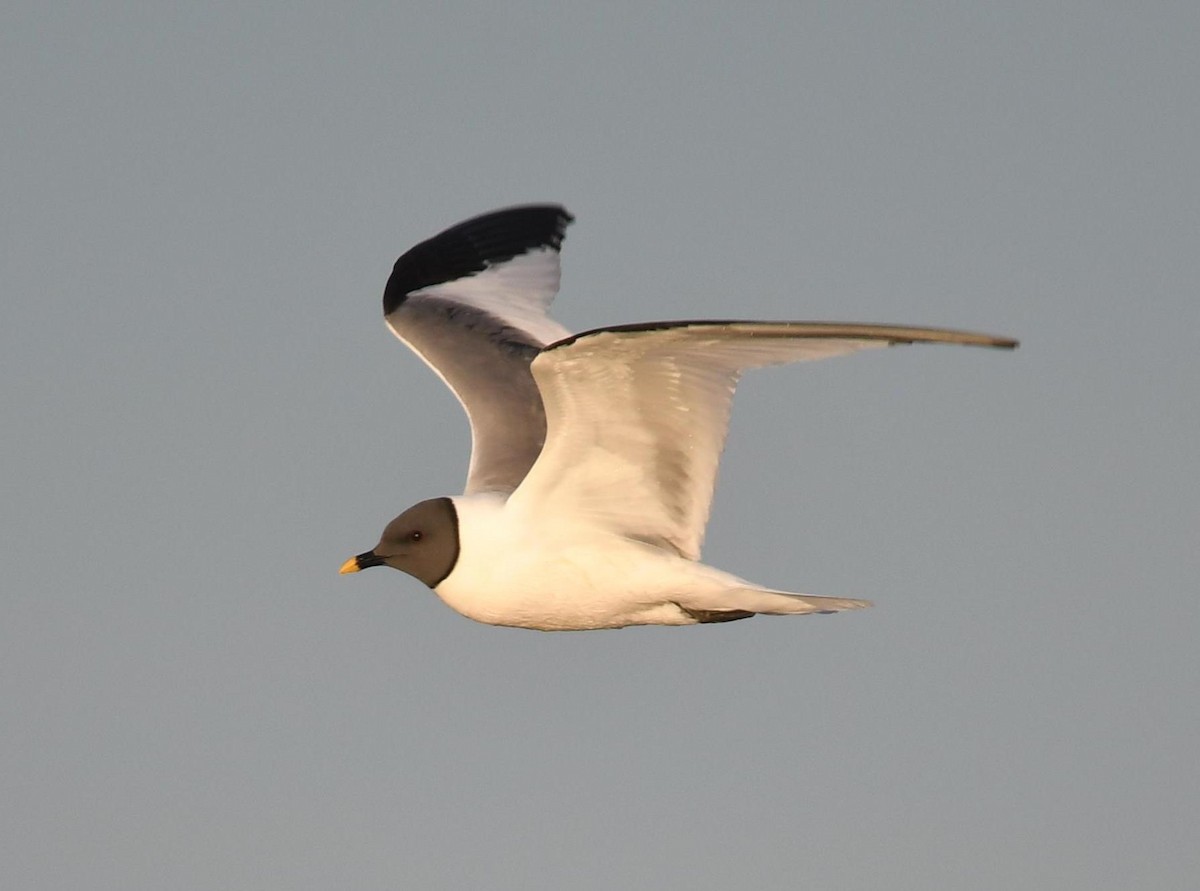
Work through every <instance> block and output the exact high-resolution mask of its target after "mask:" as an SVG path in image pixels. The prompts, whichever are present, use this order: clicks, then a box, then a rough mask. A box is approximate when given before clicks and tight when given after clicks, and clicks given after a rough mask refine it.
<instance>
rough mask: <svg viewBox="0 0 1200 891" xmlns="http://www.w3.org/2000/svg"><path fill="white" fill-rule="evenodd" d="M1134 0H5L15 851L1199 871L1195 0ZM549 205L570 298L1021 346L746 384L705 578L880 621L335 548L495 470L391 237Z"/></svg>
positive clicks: (116, 862)
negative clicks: (530, 596) (601, 595)
mask: <svg viewBox="0 0 1200 891" xmlns="http://www.w3.org/2000/svg"><path fill="white" fill-rule="evenodd" d="M1127 6H1128V5H1126V4H1114V3H1064V4H1033V3H1030V4H1004V5H1001V6H995V5H990V6H986V7H985V6H983V5H978V6H976V7H972V6H969V5H963V4H920V3H918V4H903V5H902V6H901V5H900V4H889V5H875V4H871V5H866V4H834V3H831V4H821V5H818V4H807V3H806V4H801V3H786V4H785V3H761V4H726V3H719V4H701V3H690V4H670V5H663V4H659V5H657V6H653V5H651V7H650V8H647V5H645V4H639V5H634V4H628V5H621V4H617V5H613V4H587V5H584V4H575V5H574V6H573V7H572V8H567V9H564V8H563V5H562V4H530V3H506V4H479V5H474V6H462V5H455V4H429V5H427V6H424V7H413V6H406V5H404V4H377V5H372V6H368V7H360V8H357V9H351V10H349V11H348V10H347V8H346V7H344V6H340V5H336V4H325V3H322V4H315V3H305V4H295V3H293V4H256V5H253V6H246V5H244V4H242V5H237V4H234V5H228V4H224V5H221V6H219V7H215V6H209V5H207V4H193V3H189V4H129V3H102V4H74V3H72V4H43V3H36V4H35V3H29V2H24V3H21V2H19V3H17V4H16V8H15V9H14V8H13V4H11V3H10V4H8V6H7V7H6V11H5V12H4V13H3V14H0V15H2V17H3V20H2V22H0V25H2V27H0V75H2V82H3V84H4V88H3V90H4V92H3V94H2V95H0V103H2V104H0V111H2V116H3V121H4V126H3V136H2V137H0V151H2V153H3V163H2V169H3V175H2V176H0V200H2V206H3V212H2V213H0V227H2V229H0V232H2V236H0V250H2V251H3V264H2V268H0V275H2V279H0V284H2V288H3V302H2V309H0V313H2V319H3V324H2V325H0V406H2V417H3V437H2V440H0V441H2V443H3V446H2V448H3V461H2V462H0V493H2V499H3V510H2V511H0V542H2V543H3V544H2V545H0V547H2V548H3V551H4V555H5V558H4V566H5V571H4V585H3V589H4V590H3V594H2V600H0V660H2V663H0V706H2V708H3V714H2V721H3V727H4V734H3V737H4V741H3V746H2V747H0V776H2V777H3V789H2V792H0V800H2V801H3V805H2V810H0V814H2V819H3V822H2V824H0V885H3V887H5V888H14V889H18V888H19V889H55V891H58V889H62V888H87V889H110V888H111V889H129V888H147V889H151V888H154V889H159V888H172V889H210V888H237V889H240V888H245V889H325V888H332V887H344V888H355V889H384V888H397V887H409V888H489V889H510V888H511V889H519V888H529V887H546V888H555V887H557V888H578V889H600V888H616V887H626V888H683V887H687V888H695V889H727V888H734V887H738V888H755V889H796V888H817V889H889V891H895V889H901V891H903V889H913V891H917V889H921V891H925V889H929V888H972V889H985V891H987V889H996V891H1000V889H1006V891H1007V889H1011V888H1015V887H1022V888H1039V889H1040V888H1047V889H1089V891H1091V889H1128V888H1154V889H1185V888H1189V889H1190V888H1194V887H1195V884H1194V883H1195V881H1196V879H1195V877H1196V875H1197V874H1198V872H1200V845H1198V844H1197V843H1196V831H1197V827H1198V826H1200V767H1198V766H1197V759H1196V757H1195V754H1196V740H1197V738H1198V737H1200V695H1198V693H1197V679H1198V677H1200V657H1198V655H1197V651H1198V648H1197V635H1198V633H1200V599H1198V598H1197V591H1196V587H1197V578H1198V577H1200V557H1198V556H1197V553H1198V551H1200V547H1198V541H1197V539H1198V538H1200V474H1197V473H1196V470H1195V464H1196V450H1197V441H1198V439H1200V409H1198V407H1197V406H1198V405H1200V363H1198V362H1197V359H1196V355H1195V346H1194V340H1195V332H1196V329H1197V326H1198V325H1200V301H1198V300H1197V282H1198V281H1200V250H1198V249H1197V248H1198V241H1197V238H1198V234H1200V210H1198V208H1200V175H1198V173H1197V163H1196V159H1197V157H1198V156H1200V89H1198V88H1197V84H1198V77H1200V60H1198V56H1197V54H1196V51H1195V47H1196V38H1197V34H1198V33H1200V12H1198V11H1197V10H1198V7H1197V6H1196V5H1195V4H1193V3H1183V2H1181V3H1177V4H1167V3H1163V4H1138V5H1137V9H1136V11H1131V8H1127ZM544 200H549V201H561V202H562V203H564V204H565V205H566V206H567V207H568V208H570V210H571V211H572V212H574V213H575V214H576V216H577V218H578V221H577V223H576V224H575V225H574V226H573V227H572V228H571V230H570V231H569V234H568V238H567V243H566V249H565V253H564V276H563V288H562V293H561V295H560V298H559V301H558V303H557V304H556V314H557V316H558V317H559V318H560V319H561V320H562V322H563V323H564V324H566V325H567V326H568V327H570V328H573V329H583V328H588V327H595V326H597V325H602V324H606V323H613V322H626V321H637V320H649V319H663V318H677V317H704V316H715V317H729V316H736V317H749V318H756V317H758V318H787V319H827V320H850V321H871V322H898V323H912V324H931V325H942V326H955V327H965V328H976V329H981V330H984V331H988V332H993V333H997V334H1009V335H1013V336H1017V337H1019V338H1021V340H1022V347H1021V349H1020V350H1018V351H1017V352H1016V353H1014V354H1002V353H991V352H987V351H981V350H967V349H957V348H954V349H951V348H937V347H926V348H918V347H912V348H909V349H902V350H889V351H884V352H882V353H881V354H867V355H860V356H855V357H851V358H846V359H838V360H832V361H829V362H826V363H821V364H818V365H811V366H798V367H794V368H788V369H782V370H773V371H769V372H761V373H758V374H755V375H752V376H750V377H748V378H747V379H746V381H745V383H744V384H743V386H742V388H741V391H740V392H739V398H738V400H737V402H736V403H735V409H734V418H733V425H732V430H731V435H730V439H729V445H728V448H727V450H726V454H725V460H724V463H723V465H722V476H721V484H720V487H719V488H718V493H717V498H716V503H715V510H714V515H713V519H712V522H711V524H710V526H709V533H708V540H707V547H706V551H705V558H706V560H707V561H708V562H711V563H713V564H715V565H717V566H720V567H722V568H724V569H727V570H729V571H732V572H736V573H739V574H742V575H746V576H749V577H751V578H753V579H755V580H757V581H761V582H763V583H766V584H774V585H778V586H781V587H783V588H785V589H788V590H801V591H806V592H808V593H813V594H831V595H845V596H852V597H868V598H871V599H874V600H875V601H876V603H877V606H876V608H875V609H874V610H870V611H867V612H865V613H858V614H850V615H840V616H833V617H828V618H824V617H811V618H798V619H790V620H789V619H765V618H761V619H755V620H751V621H748V622H738V623H734V624H732V625H723V626H721V625H718V626H709V627H701V628H690V629H661V628H649V629H629V630H625V631H618V632H597V633H579V634H558V635H552V634H540V633H535V632H527V631H518V630H512V629H498V628H489V627H485V626H482V625H476V624H474V623H472V622H470V621H469V620H467V619H464V618H462V617H460V616H458V615H456V614H455V613H453V612H452V611H451V610H450V609H449V608H447V607H445V606H444V605H442V604H441V603H440V602H439V601H438V600H437V599H436V597H434V596H433V595H432V594H431V593H430V592H428V591H426V590H425V589H423V588H422V587H421V586H420V585H418V584H417V583H416V582H414V581H413V580H411V579H409V578H407V577H405V576H403V575H401V574H399V573H394V572H384V571H382V570H377V571H375V572H371V573H365V574H363V575H360V576H353V577H339V576H338V574H337V569H338V566H339V565H340V563H341V562H342V561H343V560H344V559H345V558H346V557H348V556H350V555H352V554H354V553H357V552H359V551H362V550H365V549H366V548H368V547H370V546H371V545H372V544H374V542H375V540H376V537H377V535H378V533H379V531H380V529H381V528H382V526H383V524H384V523H385V522H386V521H387V520H388V519H390V518H391V517H392V516H393V515H394V514H396V513H398V512H399V511H400V510H401V509H402V508H404V507H406V506H407V505H409V504H410V503H412V502H415V501H417V500H419V499H421V498H425V497H429V496H433V495H439V494H446V493H454V492H457V491H459V490H460V487H461V483H462V479H463V476H464V473H465V467H466V459H467V454H468V450H469V442H468V437H467V426H466V422H465V419H464V418H463V416H462V415H461V412H460V409H459V407H458V405H457V404H456V403H455V402H454V400H453V398H452V397H451V396H450V395H449V394H448V393H447V392H446V391H445V390H444V389H443V387H442V385H441V383H440V382H439V381H438V380H437V379H436V378H435V377H434V376H433V375H431V374H429V373H428V372H427V371H426V369H425V368H424V367H423V366H422V365H421V363H420V362H419V361H418V360H417V359H415V358H414V357H413V356H411V355H409V354H408V353H407V352H406V351H405V350H404V349H403V347H402V346H401V345H400V344H398V343H397V342H396V341H395V340H394V338H392V336H391V335H390V334H389V333H388V331H387V330H386V329H385V327H384V325H383V322H382V319H381V317H380V294H381V292H382V288H383V285H384V282H385V280H386V278H387V274H388V272H389V270H390V268H391V264H392V263H393V262H394V260H395V258H396V256H397V255H398V254H399V253H400V252H401V251H402V250H404V249H405V248H407V247H408V246H410V245H411V244H412V243H414V242H416V241H418V240H420V239H422V238H425V237H427V236H428V235H431V234H433V233H434V232H436V231H438V230H439V229H441V228H442V227H444V226H446V225H449V224H451V223H454V222H457V221H458V220H460V219H462V218H464V217H467V216H470V215H472V214H475V213H479V212H482V211H485V210H489V209H492V208H495V207H499V206H503V205H505V204H510V203H515V202H525V201H544ZM417 419H422V420H420V421H418V420H417Z"/></svg>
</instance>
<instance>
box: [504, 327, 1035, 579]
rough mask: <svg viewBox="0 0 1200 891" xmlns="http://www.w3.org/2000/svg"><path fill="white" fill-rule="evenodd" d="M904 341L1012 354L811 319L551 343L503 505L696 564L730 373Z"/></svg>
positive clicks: (624, 330) (982, 338) (999, 343)
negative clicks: (520, 460) (531, 423)
mask: <svg viewBox="0 0 1200 891" xmlns="http://www.w3.org/2000/svg"><path fill="white" fill-rule="evenodd" d="M905 343H958V344H969V345H975V346H990V347H1003V348H1009V349H1011V348H1012V347H1015V346H1016V345H1017V344H1016V341H1014V340H1009V339H1007V338H1002V337H990V336H988V335H984V334H971V333H968V332H963V331H947V330H941V329H936V328H906V327H900V326H893V325H853V324H839V323H820V322H739V321H725V322H661V323H652V324H645V325H620V326H617V327H613V328H604V329H600V330H596V331H589V332H586V333H584V334H579V335H576V336H574V337H570V338H567V339H565V340H561V341H559V342H557V343H555V344H553V345H551V346H550V347H548V348H547V349H546V350H545V351H543V352H542V353H541V354H540V355H539V356H538V357H537V358H536V359H535V360H534V362H533V366H532V370H533V376H534V378H535V380H536V381H537V385H538V388H539V389H540V390H541V393H542V400H543V402H544V404H545V408H546V417H547V422H548V435H547V440H546V445H545V447H544V448H543V450H542V453H541V456H540V457H539V458H538V460H537V463H536V464H534V466H533V469H532V470H531V471H530V472H529V474H528V476H526V478H525V481H524V482H523V483H522V484H521V485H520V487H519V488H518V489H517V491H516V492H514V493H513V495H512V497H511V498H510V499H509V505H510V506H511V507H512V508H513V509H515V510H527V511H535V512H536V513H537V514H538V515H539V516H540V517H541V518H542V520H543V522H545V521H547V520H549V521H550V522H553V517H554V516H555V515H562V516H568V515H570V516H575V515H579V516H581V517H583V518H585V520H584V521H585V522H590V523H593V524H595V525H596V526H597V527H600V528H605V529H608V530H610V531H612V532H614V533H616V534H620V535H624V536H627V537H629V538H633V539H638V540H641V541H646V542H648V543H651V544H654V545H657V546H660V547H664V548H668V549H671V550H673V551H675V552H676V553H678V554H679V555H680V556H682V557H685V558H687V559H689V560H698V559H699V558H700V548H701V544H702V543H703V539H704V527H705V525H706V523H707V522H708V514H709V509H710V506H711V503H712V495H713V489H714V487H715V485H716V478H717V464H718V462H719V460H720V456H721V450H722V448H723V447H724V444H725V432H726V429H727V426H728V422H729V409H730V405H731V403H732V400H733V392H734V388H735V387H736V386H737V381H738V377H739V376H740V374H741V372H742V371H743V370H745V369H747V368H759V367H763V366H766V365H779V364H784V363H788V362H803V361H809V360H814V359H825V358H828V357H830V356H839V355H842V354H845V353H852V352H855V351H857V350H863V349H870V348H873V347H884V346H889V345H891V344H905Z"/></svg>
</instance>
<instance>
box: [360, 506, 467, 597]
mask: <svg viewBox="0 0 1200 891" xmlns="http://www.w3.org/2000/svg"><path fill="white" fill-rule="evenodd" d="M458 546H459V542H458V513H457V512H456V511H455V510H454V502H453V501H452V500H450V499H449V498H432V499H430V500H429V501H422V502H420V503H419V504H414V505H413V506H412V507H410V508H409V509H408V510H406V511H405V512H404V513H402V514H401V515H400V516H398V517H396V519H394V520H392V522H390V523H388V524H387V526H386V527H385V528H384V530H383V535H382V536H381V537H380V539H379V544H377V545H375V547H374V548H372V549H371V550H369V551H367V552H366V553H363V554H359V555H358V556H357V557H351V558H350V559H349V560H347V561H346V562H345V563H343V564H342V568H341V572H343V573H347V572H358V571H359V570H360V569H367V568H369V567H371V566H390V567H392V568H393V569H399V570H401V571H403V572H407V573H408V574H409V575H411V576H412V577H413V578H415V579H417V580H418V581H421V582H423V583H424V584H426V585H428V586H429V587H430V588H436V587H437V586H438V585H439V584H441V583H442V581H443V579H445V578H446V576H448V575H450V573H451V571H452V570H453V569H454V565H455V563H457V562H458Z"/></svg>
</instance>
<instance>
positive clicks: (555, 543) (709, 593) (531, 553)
mask: <svg viewBox="0 0 1200 891" xmlns="http://www.w3.org/2000/svg"><path fill="white" fill-rule="evenodd" d="M453 501H454V506H455V509H456V511H457V513H458V522H459V527H458V531H459V544H460V551H459V558H458V562H457V564H456V565H455V567H454V569H453V571H452V572H451V573H450V575H449V576H447V577H446V579H445V580H444V581H443V582H442V583H441V584H439V585H438V586H437V588H436V589H435V590H436V591H437V594H438V596H439V597H441V598H442V600H443V601H445V602H446V604H447V605H448V606H450V607H452V608H453V609H455V610H457V611H458V612H460V613H462V614H463V615H464V616H467V617H468V618H471V619H474V620H476V621H477V622H485V623H487V624H490V625H513V626H517V627H520V628H534V629H538V630H541V631H568V630H588V629H598V628H622V627H624V626H626V625H695V624H697V622H698V620H697V618H696V617H695V616H694V615H692V614H691V613H689V612H688V610H696V611H705V612H707V611H729V610H746V611H750V612H762V613H775V614H785V613H787V614H794V613H811V612H830V611H837V610H843V609H854V608H857V607H862V606H867V605H868V604H867V603H866V602H865V601H856V600H843V599H840V598H830V597H804V596H802V595H794V594H785V593H782V592H773V591H766V590H763V589H761V588H758V587H757V586H755V585H753V584H752V583H749V582H746V581H745V580H743V579H740V578H738V577H737V576H734V575H731V574H729V573H727V572H722V571H721V570H719V569H714V568H713V567H711V566H706V565H704V564H703V563H698V562H694V561H691V560H685V559H684V558H682V557H678V556H676V555H674V554H672V553H670V552H668V551H665V550H663V549H662V548H658V547H655V546H654V545H649V544H644V543H642V542H638V541H634V540H631V539H628V538H625V537H623V536H619V535H615V534H613V533H610V532H605V531H603V530H602V529H598V528H596V527H595V526H591V525H589V524H587V523H585V522H583V521H577V522H571V521H568V520H566V519H565V518H564V517H562V516H561V515H560V516H555V517H553V518H552V520H551V521H550V522H539V521H538V518H537V517H536V516H530V515H528V513H527V512H525V511H522V510H521V507H520V505H519V504H515V505H514V504H512V503H509V502H507V501H506V499H505V498H504V496H501V495H469V496H459V497H456V498H454V499H453ZM519 514H525V515H523V516H521V515H519Z"/></svg>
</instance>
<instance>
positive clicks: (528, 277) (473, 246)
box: [383, 204, 573, 495]
mask: <svg viewBox="0 0 1200 891" xmlns="http://www.w3.org/2000/svg"><path fill="white" fill-rule="evenodd" d="M572 219H573V218H572V217H571V215H570V214H569V213H567V211H566V210H565V209H563V208H562V207H559V206H558V205H550V204H545V205H542V204H535V205H525V206H521V207H511V208H507V209H504V210H497V211H493V212H491V213H487V214H484V215H483V216H479V217H475V218H473V219H470V220H467V221H466V222H463V223H459V224H458V225H456V226H453V227H451V228H449V229H447V230H445V231H444V232H442V233H440V234H438V235H435V236H434V237H433V238H430V239H428V240H427V241H423V242H421V243H420V244H418V245H417V246H416V247H414V248H412V249H411V250H409V251H407V252H406V253H405V254H404V255H403V256H401V257H400V259H399V260H397V261H396V266H395V268H394V269H393V270H392V275H391V278H389V279H388V283H387V288H386V289H385V290H384V295H383V312H384V318H385V320H386V321H387V324H388V327H389V328H391V329H392V332H393V333H394V334H395V335H396V336H397V337H398V338H400V340H401V341H403V342H404V343H405V344H406V345H407V346H409V347H410V348H411V349H412V350H413V352H415V353H416V354H417V355H418V356H420V357H421V358H422V359H423V360H425V363H426V364H427V365H429V367H430V368H432V369H433V370H434V372H435V373H437V375H438V376H439V377H440V378H441V379H442V380H443V381H445V383H446V385H447V386H449V387H450V389H451V390H452V391H453V392H454V395H455V396H457V397H458V401H459V402H461V403H462V405H463V408H464V409H465V410H466V412H467V418H468V420H469V421H470V423H471V437H472V448H471V465H470V468H469V469H468V471H467V482H466V487H465V492H466V493H467V494H468V495H469V494H473V493H476V492H503V493H508V492H511V491H512V490H513V489H515V488H516V487H517V486H518V485H519V484H520V482H521V480H522V479H524V478H525V474H526V473H527V472H528V470H529V468H530V467H531V466H532V465H533V462H534V461H535V460H536V459H537V456H538V454H539V453H540V452H541V449H542V443H543V441H544V440H545V435H546V419H545V412H544V411H543V408H542V399H541V396H540V394H539V393H538V389H537V386H536V384H535V383H534V381H533V377H532V376H531V375H530V371H529V365H530V363H531V362H532V361H533V359H534V357H535V356H536V355H537V354H538V352H539V351H540V350H541V349H542V348H543V347H544V346H545V345H546V344H548V343H551V342H553V341H555V340H558V339H560V338H563V337H566V336H567V335H568V332H567V330H566V329H565V328H563V327H562V326H561V325H559V324H558V323H557V322H555V321H554V320H553V319H551V318H550V317H549V316H548V315H547V309H548V307H549V305H550V301H552V300H553V299H554V295H555V294H556V293H557V292H558V281H559V262H558V260H559V250H560V249H561V247H562V240H563V236H564V233H565V231H566V227H567V226H568V225H569V224H570V223H571V221H572Z"/></svg>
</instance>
